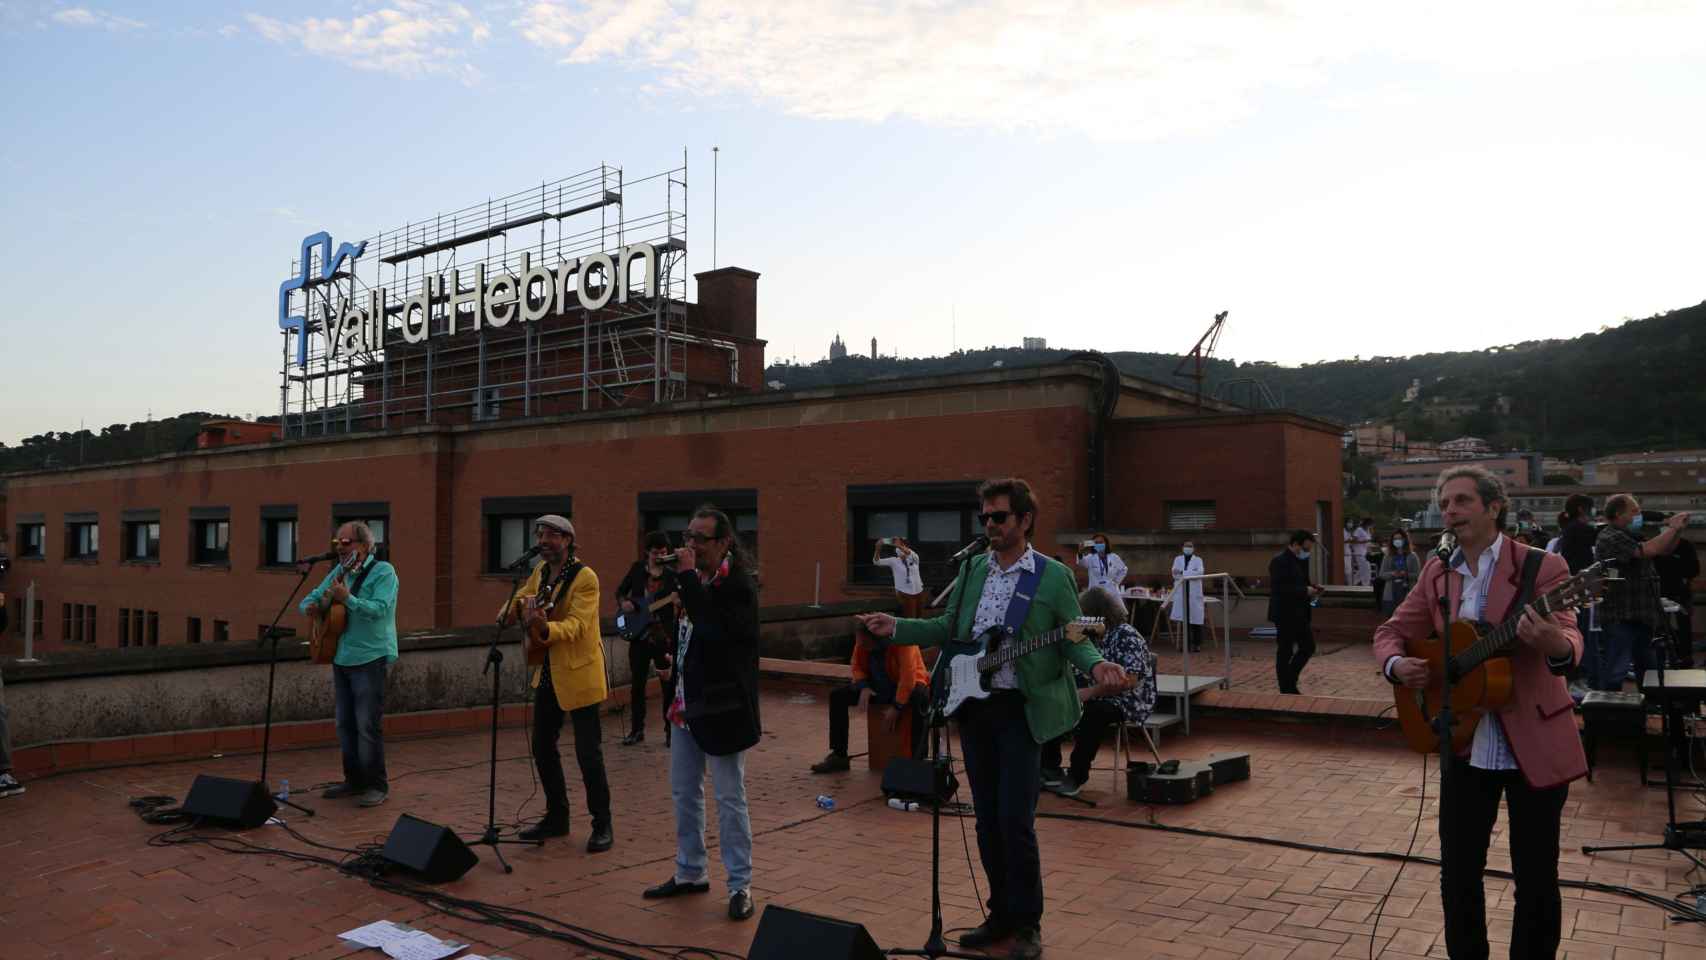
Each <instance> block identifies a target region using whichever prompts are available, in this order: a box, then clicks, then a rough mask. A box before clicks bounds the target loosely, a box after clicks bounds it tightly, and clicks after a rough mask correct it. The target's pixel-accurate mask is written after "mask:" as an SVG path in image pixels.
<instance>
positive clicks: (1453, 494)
mask: <svg viewBox="0 0 1706 960" xmlns="http://www.w3.org/2000/svg"><path fill="white" fill-rule="evenodd" d="M1434 495H1435V499H1436V500H1437V502H1438V503H1439V508H1440V513H1441V514H1443V516H1444V518H1445V526H1446V529H1447V530H1449V531H1450V532H1451V533H1452V534H1454V535H1455V536H1456V537H1457V544H1458V546H1457V549H1456V550H1455V551H1454V552H1453V553H1452V556H1451V559H1450V561H1449V562H1441V560H1440V559H1439V557H1438V556H1433V557H1430V558H1429V559H1428V561H1427V563H1426V564H1425V565H1424V566H1423V568H1422V572H1421V576H1420V578H1419V579H1418V581H1417V583H1416V585H1415V587H1414V588H1413V589H1412V590H1411V591H1410V594H1409V596H1407V597H1405V598H1404V602H1403V603H1401V604H1399V606H1398V609H1397V610H1395V611H1394V612H1393V614H1392V618H1391V619H1390V620H1388V621H1386V623H1384V624H1382V625H1381V626H1380V628H1379V629H1378V630H1376V631H1375V633H1374V655H1375V662H1376V664H1377V665H1378V666H1379V668H1380V670H1381V672H1382V673H1383V674H1384V675H1385V677H1386V678H1387V679H1388V680H1389V681H1391V682H1392V683H1394V684H1401V685H1403V686H1406V687H1412V688H1416V689H1420V688H1423V687H1426V686H1429V685H1432V684H1437V683H1438V682H1439V679H1438V678H1437V677H1430V676H1429V675H1428V664H1427V661H1426V660H1422V659H1418V658H1414V657H1407V656H1405V655H1404V643H1405V641H1406V640H1421V639H1425V638H1426V637H1428V636H1429V635H1430V634H1435V633H1437V632H1439V631H1440V630H1441V629H1442V628H1443V626H1444V617H1443V612H1442V610H1441V609H1440V607H1441V598H1442V597H1443V598H1445V599H1446V602H1447V603H1448V605H1449V606H1450V609H1451V618H1452V620H1454V621H1455V620H1459V619H1469V620H1480V621H1485V622H1489V623H1503V622H1505V621H1506V620H1509V619H1512V618H1520V620H1519V623H1518V628H1517V636H1518V638H1519V640H1520V641H1521V642H1520V644H1519V645H1518V647H1517V649H1516V652H1515V653H1513V654H1512V655H1511V658H1510V662H1511V675H1512V681H1513V692H1512V695H1511V699H1510V702H1509V703H1508V704H1506V705H1505V707H1504V708H1503V709H1502V710H1499V711H1497V712H1495V713H1489V714H1487V715H1485V716H1484V717H1482V719H1481V722H1480V723H1479V724H1478V725H1477V727H1476V730H1475V738H1474V741H1473V742H1472V744H1471V745H1470V748H1469V750H1468V751H1467V752H1466V753H1463V754H1459V755H1458V756H1457V757H1453V758H1450V760H1449V761H1448V762H1445V763H1443V764H1442V773H1441V777H1440V790H1441V800H1440V812H1439V834H1440V851H1441V856H1440V859H1441V869H1440V900H1441V903H1442V905H1443V907H1444V910H1445V942H1446V949H1447V951H1448V952H1449V953H1450V955H1451V957H1452V958H1453V960H1485V958H1486V957H1487V953H1488V947H1487V918H1486V900H1485V894H1484V891H1483V889H1482V883H1481V871H1482V870H1483V869H1485V867H1486V865H1487V846H1488V843H1489V841H1490V839H1491V835H1492V830H1493V822H1494V820H1495V819H1496V818H1497V816H1498V812H1499V798H1500V796H1501V794H1502V795H1503V796H1504V799H1505V802H1506V803H1507V804H1508V805H1509V807H1510V827H1509V830H1508V833H1509V834H1510V845H1511V869H1512V872H1513V873H1514V874H1515V875H1516V914H1515V917H1514V918H1513V920H1512V924H1511V949H1510V955H1511V957H1512V958H1513V960H1514V958H1530V957H1553V956H1555V955H1556V954H1557V950H1558V938H1559V922H1560V918H1561V911H1562V900H1561V898H1560V897H1559V894H1558V834H1559V822H1560V820H1561V819H1562V815H1563V809H1564V801H1565V799H1566V798H1567V797H1568V795H1569V789H1570V788H1569V783H1570V781H1571V780H1574V779H1576V778H1577V777H1580V776H1583V775H1584V774H1586V773H1587V758H1586V756H1585V755H1584V754H1583V753H1582V744H1581V738H1580V737H1579V735H1578V734H1577V732H1576V721H1575V716H1574V713H1573V712H1572V707H1573V706H1574V704H1573V702H1572V701H1571V699H1570V694H1569V691H1568V689H1567V688H1566V687H1565V683H1564V677H1563V674H1564V673H1565V671H1567V670H1569V669H1570V667H1572V666H1573V665H1575V664H1576V663H1577V662H1578V661H1580V660H1581V656H1582V636H1581V632H1580V631H1579V630H1577V629H1576V617H1575V614H1574V613H1568V612H1566V613H1556V614H1551V615H1549V616H1545V617H1542V616H1538V615H1537V614H1536V613H1535V611H1534V610H1533V608H1531V607H1530V608H1525V609H1523V610H1514V609H1512V607H1513V606H1515V602H1516V599H1517V595H1518V593H1519V592H1520V589H1521V579H1522V567H1523V562H1524V559H1525V557H1526V556H1527V553H1528V551H1529V550H1531V549H1533V548H1531V547H1528V546H1526V545H1524V544H1521V543H1518V542H1517V541H1515V540H1511V539H1508V538H1506V537H1505V536H1504V535H1503V534H1502V533H1500V531H1501V530H1502V529H1503V528H1504V516H1503V515H1504V512H1505V507H1506V503H1507V501H1506V498H1505V490H1504V484H1503V483H1501V482H1500V481H1499V479H1498V478H1497V477H1495V476H1493V475H1492V474H1491V473H1489V472H1487V471H1486V470H1484V469H1482V468H1480V467H1475V466H1468V465H1465V466H1461V467H1452V468H1450V469H1447V470H1445V471H1444V472H1443V473H1441V474H1440V477H1439V482H1438V484H1437V485H1436V486H1435V488H1434ZM1543 556H1544V559H1543V560H1542V561H1541V566H1540V573H1539V576H1538V577H1537V578H1536V580H1535V589H1534V595H1535V597H1539V596H1542V595H1544V594H1545V593H1546V592H1547V591H1549V590H1551V589H1552V588H1553V587H1555V586H1557V585H1558V584H1559V583H1561V582H1562V581H1564V580H1565V579H1567V578H1568V577H1569V575H1570V572H1569V568H1568V566H1567V565H1566V564H1565V562H1564V559H1563V558H1562V557H1560V556H1556V555H1553V554H1544V555H1543Z"/></svg>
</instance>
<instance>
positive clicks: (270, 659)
mask: <svg viewBox="0 0 1706 960" xmlns="http://www.w3.org/2000/svg"><path fill="white" fill-rule="evenodd" d="M313 569H314V567H313V565H312V564H309V565H307V566H304V567H303V568H302V573H301V575H300V576H298V577H297V578H296V586H294V587H291V588H290V596H288V597H286V598H285V600H284V605H283V606H281V607H279V608H278V613H275V614H273V618H272V624H271V625H270V626H268V627H267V632H266V639H267V640H268V641H269V642H270V646H269V647H268V652H267V710H266V722H265V723H264V724H263V726H262V728H261V730H262V732H261V786H262V787H263V788H265V790H266V791H267V793H269V794H270V793H272V784H270V783H268V782H267V756H268V754H269V753H270V752H271V750H272V691H273V679H274V678H275V677H276V676H277V675H278V622H279V621H280V620H283V619H284V612H285V611H286V610H289V609H290V604H291V601H293V600H295V599H296V595H297V594H298V593H299V592H301V590H302V585H303V584H305V583H307V582H308V573H309V571H311V570H313ZM273 799H274V800H277V801H278V802H279V803H282V804H284V805H285V806H287V807H291V808H292V809H296V810H300V811H302V812H303V813H305V814H307V815H308V816H310V817H312V816H313V815H314V811H312V810H310V809H308V808H307V807H305V806H303V805H302V804H300V803H297V802H295V801H294V800H290V799H287V798H285V797H279V796H274V797H273Z"/></svg>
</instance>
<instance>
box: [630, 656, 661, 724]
mask: <svg viewBox="0 0 1706 960" xmlns="http://www.w3.org/2000/svg"><path fill="white" fill-rule="evenodd" d="M665 663H666V661H665V660H664V655H663V651H662V649H661V648H660V647H659V645H658V644H657V642H656V641H654V640H653V639H652V637H651V634H650V633H647V634H645V635H643V636H639V637H635V638H634V639H633V640H631V641H629V643H628V676H629V677H631V678H632V680H633V686H632V687H630V688H629V690H628V715H629V722H628V732H630V733H645V732H646V684H647V683H648V682H649V681H650V680H651V678H652V676H651V674H652V665H653V664H657V668H658V673H659V676H662V674H663V670H664V667H665ZM660 699H662V700H663V706H664V713H663V714H660V715H667V713H668V711H669V697H667V696H666V697H662V698H660ZM664 729H665V730H666V731H667V730H668V729H669V721H668V720H667V719H666V720H665V721H664Z"/></svg>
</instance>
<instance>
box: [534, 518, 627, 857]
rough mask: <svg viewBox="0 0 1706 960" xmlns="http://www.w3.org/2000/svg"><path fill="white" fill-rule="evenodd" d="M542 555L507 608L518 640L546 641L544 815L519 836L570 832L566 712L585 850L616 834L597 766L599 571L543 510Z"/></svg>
mask: <svg viewBox="0 0 1706 960" xmlns="http://www.w3.org/2000/svg"><path fill="white" fill-rule="evenodd" d="M533 533H534V538H535V542H536V543H537V544H538V546H539V554H540V556H541V557H543V558H544V562H543V563H541V564H539V565H538V566H537V567H535V568H534V569H533V575H532V576H531V577H529V578H528V580H527V582H526V583H525V584H523V585H522V587H521V590H520V592H519V593H517V594H516V597H515V606H514V608H513V609H512V611H511V614H512V616H514V617H516V618H518V619H520V620H521V622H522V624H523V626H524V627H525V628H526V630H525V634H526V636H527V638H528V639H527V640H525V641H524V643H525V644H527V645H529V646H531V647H533V648H535V649H536V648H537V647H538V646H543V647H544V648H545V663H544V665H543V666H540V667H537V668H535V669H534V670H533V680H532V686H533V689H534V700H533V762H534V764H535V766H537V767H538V769H539V782H540V784H541V785H542V787H543V789H544V791H545V818H544V819H543V820H540V821H539V822H538V823H536V824H534V825H533V826H531V827H528V828H527V829H526V830H523V831H521V833H520V834H518V836H520V837H521V839H523V840H543V839H545V838H547V837H562V836H567V835H568V833H569V791H568V787H567V785H566V784H565V782H564V780H563V761H562V758H561V756H559V755H558V753H557V737H558V735H559V734H561V733H562V730H563V718H564V717H565V716H566V717H568V719H569V722H570V723H572V724H573V725H574V730H575V760H576V761H577V762H578V763H579V764H580V768H581V781H582V782H583V783H585V784H586V806H587V810H588V812H589V813H591V815H592V836H590V837H588V838H587V841H586V849H587V851H588V852H589V853H603V852H604V851H606V850H609V849H610V847H611V844H613V843H614V842H615V835H614V834H613V833H612V831H611V824H610V780H609V778H608V777H607V776H606V775H605V772H604V744H603V742H602V733H601V731H600V730H599V706H600V704H602V703H603V702H604V698H605V697H606V696H607V695H608V693H609V691H608V689H607V688H606V686H605V681H604V644H603V642H602V640H601V638H600V636H599V628H598V574H596V573H594V572H593V571H592V568H591V567H588V566H586V565H585V564H582V563H581V562H580V561H578V560H576V559H575V527H574V524H572V523H570V522H569V521H568V518H566V517H560V516H558V515H556V514H547V515H545V516H543V517H540V518H539V519H538V520H537V521H536V522H535V523H534V526H533Z"/></svg>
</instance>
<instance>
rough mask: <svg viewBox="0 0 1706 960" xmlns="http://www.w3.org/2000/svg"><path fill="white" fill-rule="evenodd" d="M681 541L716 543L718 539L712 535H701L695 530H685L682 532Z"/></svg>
mask: <svg viewBox="0 0 1706 960" xmlns="http://www.w3.org/2000/svg"><path fill="white" fill-rule="evenodd" d="M681 539H683V540H687V541H690V542H692V543H714V542H715V541H716V539H717V538H716V537H715V536H712V535H710V534H705V533H699V532H697V531H694V530H683V531H682V532H681Z"/></svg>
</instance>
